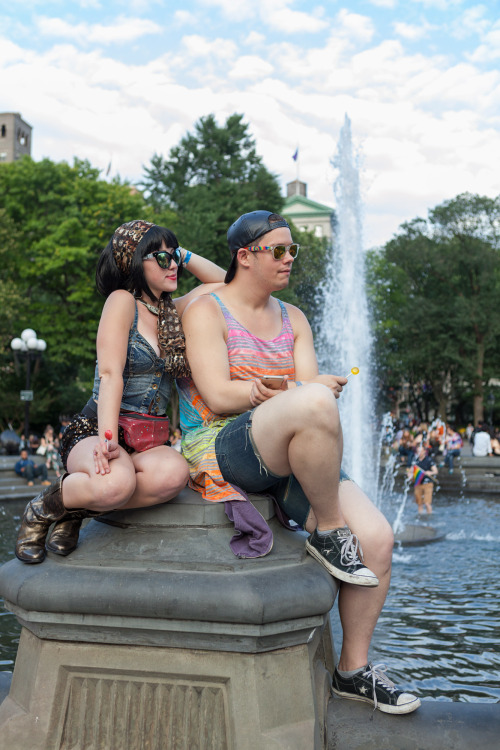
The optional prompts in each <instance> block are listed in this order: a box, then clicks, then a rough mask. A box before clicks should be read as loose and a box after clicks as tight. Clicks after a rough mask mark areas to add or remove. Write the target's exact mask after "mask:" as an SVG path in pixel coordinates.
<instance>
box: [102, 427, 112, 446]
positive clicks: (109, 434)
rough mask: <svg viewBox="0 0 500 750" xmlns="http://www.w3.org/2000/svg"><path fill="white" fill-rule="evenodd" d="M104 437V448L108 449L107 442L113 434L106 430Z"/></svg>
mask: <svg viewBox="0 0 500 750" xmlns="http://www.w3.org/2000/svg"><path fill="white" fill-rule="evenodd" d="M104 437H105V438H106V448H107V447H108V442H109V441H110V440H111V438H112V437H113V433H112V432H111V430H106V432H105V433H104Z"/></svg>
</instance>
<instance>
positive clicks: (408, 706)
mask: <svg viewBox="0 0 500 750" xmlns="http://www.w3.org/2000/svg"><path fill="white" fill-rule="evenodd" d="M332 693H334V694H335V695H338V696H339V697H340V698H347V699H349V700H352V701H360V702H361V703H369V704H370V705H371V706H374V705H375V702H374V701H373V700H372V699H371V698H363V697H362V696H361V695H353V694H352V693H343V692H342V691H341V690H336V689H335V688H333V687H332ZM420 705H421V703H420V698H415V700H414V701H411V702H410V703H405V704H404V706H389V705H387V704H386V703H377V711H381V712H382V713H384V714H411V713H412V712H413V711H416V710H417V708H420Z"/></svg>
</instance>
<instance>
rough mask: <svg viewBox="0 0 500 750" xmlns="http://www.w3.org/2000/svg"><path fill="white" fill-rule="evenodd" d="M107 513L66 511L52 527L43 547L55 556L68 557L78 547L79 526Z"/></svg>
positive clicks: (84, 509)
mask: <svg viewBox="0 0 500 750" xmlns="http://www.w3.org/2000/svg"><path fill="white" fill-rule="evenodd" d="M105 512H107V511H97V510H87V509H86V508H81V509H75V510H70V511H67V512H66V514H65V515H64V516H63V517H62V518H61V519H60V520H59V521H57V523H56V524H55V525H54V528H53V529H52V533H51V534H50V537H49V539H48V541H47V543H46V545H45V547H46V549H48V550H50V551H51V552H55V554H56V555H64V556H66V555H69V554H71V552H74V550H75V549H76V548H77V547H78V537H79V535H80V526H81V525H82V521H83V520H84V519H85V518H97V516H102V515H103V514H104V513H105Z"/></svg>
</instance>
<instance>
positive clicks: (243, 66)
mask: <svg viewBox="0 0 500 750" xmlns="http://www.w3.org/2000/svg"><path fill="white" fill-rule="evenodd" d="M272 72H273V66H272V65H270V64H269V63H268V62H267V61H266V60H263V59H262V58H261V57H257V55H243V57H240V58H238V60H237V61H236V64H235V65H234V66H233V68H232V69H231V70H230V71H229V77H230V78H248V79H255V78H263V77H265V76H268V75H271V73H272Z"/></svg>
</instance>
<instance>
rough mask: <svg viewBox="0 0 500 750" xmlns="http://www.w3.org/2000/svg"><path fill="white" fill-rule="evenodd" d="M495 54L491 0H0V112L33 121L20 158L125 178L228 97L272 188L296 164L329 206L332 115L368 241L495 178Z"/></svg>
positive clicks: (314, 195)
mask: <svg viewBox="0 0 500 750" xmlns="http://www.w3.org/2000/svg"><path fill="white" fill-rule="evenodd" d="M499 66H500V0H489V1H488V2H487V3H486V2H484V3H477V2H469V0H349V2H347V0H325V1H324V2H321V1H320V2H314V1H312V2H310V1H309V0H183V1H182V2H181V1H177V0H174V1H173V2H168V1H166V0H76V1H71V0H43V1H42V0H23V2H12V0H8V2H7V1H6V0H0V111H1V112H19V113H20V114H21V116H22V117H23V119H24V120H25V121H26V122H28V123H29V124H30V125H31V126H32V127H33V141H32V156H33V158H34V159H36V160H39V159H42V158H44V157H48V158H50V159H52V160H54V161H67V162H69V163H72V162H73V158H74V157H75V156H77V157H78V158H81V159H88V160H89V161H90V163H91V164H92V166H94V167H97V168H98V169H101V170H102V175H103V177H104V176H105V175H106V172H107V169H108V165H109V164H111V167H110V171H109V177H108V179H112V178H113V177H114V176H116V175H119V176H120V178H121V179H123V180H128V181H130V182H132V183H137V182H139V181H140V180H141V177H142V176H143V174H144V172H143V168H144V166H148V165H149V163H150V160H151V157H152V156H153V155H154V154H155V153H158V154H162V155H163V156H165V157H167V156H168V154H169V151H170V149H171V148H172V147H173V146H175V145H177V144H178V143H179V141H180V139H181V138H182V136H183V135H185V134H186V133H187V132H188V131H192V129H193V126H194V124H195V123H196V121H197V120H198V119H199V118H200V117H202V116H203V115H208V114H211V113H213V114H214V115H215V116H216V119H217V121H218V122H219V124H221V125H222V124H223V123H224V122H225V120H226V118H227V117H228V116H229V115H231V114H233V113H235V112H236V113H239V114H242V115H243V116H244V121H245V122H246V123H248V125H249V131H250V133H251V135H252V136H253V137H254V139H255V141H256V146H257V152H258V153H259V154H260V155H261V156H262V158H263V161H264V164H265V165H266V167H267V168H268V169H269V170H270V171H271V172H273V173H274V174H275V175H276V176H277V177H278V179H279V181H280V184H281V186H282V189H283V192H284V193H285V190H286V183H287V182H289V181H291V180H294V179H296V177H297V176H298V177H299V179H301V180H303V181H304V182H306V183H307V191H308V192H307V195H308V197H309V198H311V199H312V200H315V201H318V202H320V203H324V204H326V205H329V206H333V207H334V206H335V199H334V193H333V183H334V180H335V178H336V170H335V167H334V166H333V164H332V161H333V159H334V157H335V153H336V150H337V143H338V139H339V134H340V130H341V127H342V125H343V123H344V119H345V116H346V115H347V116H348V117H349V119H350V121H351V128H352V134H353V141H354V145H355V150H356V154H357V158H358V160H359V165H360V174H361V185H362V195H363V206H364V216H363V227H364V244H365V246H366V247H373V246H377V245H382V244H383V243H385V242H387V241H388V240H390V239H391V237H393V236H394V234H395V233H396V232H397V231H398V228H399V227H400V225H401V224H402V223H403V222H405V221H410V220H412V219H413V218H415V217H417V216H420V217H425V216H427V212H428V210H429V209H431V208H433V207H434V206H436V205H438V204H440V203H442V202H443V201H446V200H450V199H451V198H453V197H455V196H456V195H458V194H460V193H463V192H466V191H468V192H472V193H478V194H480V195H487V196H490V197H495V196H497V195H498V194H499V193H500V189H499V174H500V170H499V168H498V158H499V155H500V137H499V130H500V69H499ZM297 148H298V159H297V161H294V160H293V158H292V157H293V154H294V153H295V151H296V149H297Z"/></svg>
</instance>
